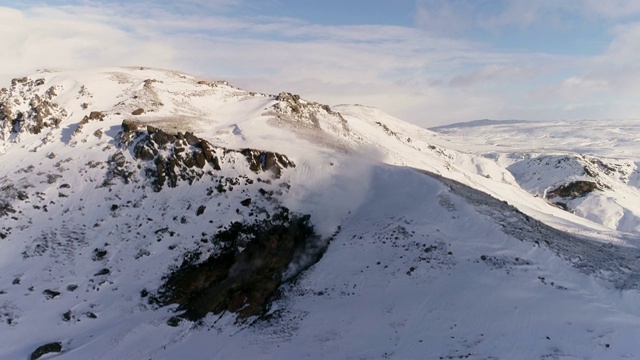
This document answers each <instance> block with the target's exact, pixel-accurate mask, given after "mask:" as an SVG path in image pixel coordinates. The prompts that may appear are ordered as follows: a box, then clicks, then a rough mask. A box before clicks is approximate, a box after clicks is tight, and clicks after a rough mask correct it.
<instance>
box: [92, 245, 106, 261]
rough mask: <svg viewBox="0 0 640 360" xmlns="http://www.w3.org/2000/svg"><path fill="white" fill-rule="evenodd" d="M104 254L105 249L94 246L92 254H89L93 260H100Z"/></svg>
mask: <svg viewBox="0 0 640 360" xmlns="http://www.w3.org/2000/svg"><path fill="white" fill-rule="evenodd" d="M105 256H107V250H105V249H98V248H95V249H93V256H91V259H92V260H93V261H100V260H103V259H104V258H105Z"/></svg>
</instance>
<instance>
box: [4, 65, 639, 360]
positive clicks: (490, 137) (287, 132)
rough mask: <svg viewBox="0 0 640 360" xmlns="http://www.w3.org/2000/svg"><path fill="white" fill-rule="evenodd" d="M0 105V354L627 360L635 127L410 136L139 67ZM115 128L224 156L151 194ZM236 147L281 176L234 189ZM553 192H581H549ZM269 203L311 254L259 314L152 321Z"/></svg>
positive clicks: (246, 177) (632, 329)
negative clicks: (167, 287)
mask: <svg viewBox="0 0 640 360" xmlns="http://www.w3.org/2000/svg"><path fill="white" fill-rule="evenodd" d="M40 79H42V81H37V80H40ZM51 89H53V91H52V90H51ZM45 100H46V101H48V103H45V105H46V106H45V105H41V104H42V103H43V102H45ZM0 102H1V103H2V104H4V105H3V108H2V109H0V110H2V113H3V114H4V122H2V121H0V125H2V127H1V128H0V130H1V132H0V135H2V137H0V139H2V140H0V152H1V154H0V187H1V188H2V194H0V216H1V217H0V235H2V236H1V239H0V358H2V359H27V358H29V356H30V354H31V353H32V351H34V350H35V349H36V348H37V347H38V346H40V345H43V344H47V343H52V342H59V343H60V344H61V345H62V349H63V351H62V352H61V353H59V354H58V353H55V354H48V355H45V357H48V358H60V359H459V358H463V359H464V358H466V359H620V358H628V359H634V358H639V357H640V347H639V346H638V345H637V339H638V337H639V336H640V296H639V292H638V289H639V288H640V263H639V262H638V261H637V260H638V259H639V258H640V250H639V249H638V240H639V237H640V227H639V226H640V221H639V219H640V196H639V195H640V194H639V193H638V191H639V190H638V187H639V186H640V175H639V174H638V163H639V162H640V154H639V153H638V152H639V151H640V150H638V148H637V146H634V145H636V144H637V139H636V138H633V135H629V134H634V133H635V134H637V133H638V131H637V130H638V129H640V126H639V125H640V123H636V122H633V121H626V122H624V123H617V124H616V125H615V126H611V124H610V123H605V122H595V121H594V122H583V123H566V122H557V123H527V122H499V123H492V122H490V121H483V122H481V123H474V124H473V126H469V124H466V125H460V126H456V125H453V126H449V127H441V128H438V129H432V130H427V129H422V128H419V127H416V126H413V125H411V124H407V123H405V122H402V121H400V120H398V119H395V118H393V117H391V116H389V115H387V114H384V113H383V112H381V111H379V110H377V109H374V108H370V107H365V106H358V105H340V106H334V107H332V108H329V107H327V106H324V105H322V104H317V103H314V102H311V101H306V100H304V99H300V98H298V97H296V96H294V95H292V94H287V93H282V94H280V95H278V96H273V95H265V94H256V93H251V92H248V91H244V90H241V89H237V88H235V87H233V86H231V85H229V84H227V83H226V82H223V81H216V82H211V81H206V80H203V79H198V78H195V77H192V76H190V75H187V74H182V73H179V72H175V71H167V70H157V69H146V68H110V69H98V70H91V71H82V72H51V71H45V72H41V73H38V74H35V75H33V76H30V77H29V78H28V79H26V80H22V79H17V81H15V84H13V85H12V86H10V87H9V88H7V89H3V90H2V91H0ZM52 104H55V105H52ZM38 106H40V107H39V108H38ZM44 107H46V108H47V109H49V110H48V112H47V111H44V110H43V108H44ZM38 109H39V110H38ZM139 109H143V111H142V112H140V111H139ZM92 112H94V113H93V115H91V113H92ZM97 112H99V113H100V114H98V113H97ZM134 113H136V114H137V115H133V114H134ZM19 114H21V115H19ZM38 114H39V115H38ZM85 117H86V120H84V119H85ZM39 119H40V120H42V121H44V124H45V126H42V127H41V129H39V130H40V131H37V132H36V131H32V130H33V129H35V128H32V127H30V126H36V127H37V125H38V124H39V123H38V121H39ZM123 121H127V122H129V124H132V123H135V124H137V126H139V127H141V128H143V127H145V126H146V125H150V126H153V127H157V128H160V129H162V130H164V131H166V132H168V133H177V132H181V133H182V134H184V133H185V132H192V133H193V134H195V135H196V136H198V137H200V138H202V139H205V140H207V141H209V142H210V143H211V144H213V145H214V146H218V147H220V148H224V149H227V150H225V151H222V150H218V152H217V156H219V160H220V165H221V169H219V170H218V169H214V167H213V166H210V165H209V164H206V165H205V166H204V167H203V168H202V173H200V172H196V173H197V174H199V175H198V176H196V177H193V178H190V179H191V180H190V181H186V180H185V181H178V183H177V185H176V186H175V187H168V186H165V187H163V188H162V189H160V191H154V188H153V186H152V185H153V184H152V183H151V180H150V179H149V177H148V175H149V169H153V167H154V166H155V165H154V163H153V161H146V162H145V161H144V160H142V159H139V158H136V157H135V156H134V155H135V154H134V152H133V151H130V150H129V148H126V147H123V145H122V139H123V137H124V128H123V126H122V123H123ZM41 123H42V122H41ZM46 124H48V125H46ZM30 129H31V130H30ZM589 136H591V139H590V138H589ZM246 148H251V149H258V150H259V151H273V152H278V153H281V154H284V155H286V156H287V157H288V158H289V159H291V160H292V161H293V163H295V167H290V168H286V169H283V170H282V174H281V176H280V177H276V176H274V175H273V174H270V173H267V172H259V171H258V172H252V171H250V170H249V164H248V163H247V160H246V159H245V158H244V157H242V156H241V155H239V153H237V152H234V151H232V150H240V149H246ZM163 151H164V152H163ZM160 153H161V155H162V156H170V155H171V154H170V153H169V150H167V149H164V150H163V149H161V150H160ZM117 154H119V155H117ZM116 159H119V160H116ZM119 163H121V164H124V165H122V166H120V165H118V164H119ZM125 170H126V171H125ZM123 171H124V174H123ZM114 174H115V175H117V176H116V177H114V176H115V175H114ZM118 176H119V177H118ZM576 181H584V182H589V183H593V184H595V185H593V186H594V187H593V189H592V191H590V192H584V193H580V194H577V195H576V194H573V193H567V194H569V195H567V194H565V193H563V192H562V191H559V190H558V189H563V188H562V187H563V186H565V185H571V184H572V183H575V182H576ZM189 182H192V183H191V184H189ZM218 185H220V186H221V187H222V188H223V190H224V191H221V190H218V191H216V190H215V189H216V188H220V187H218ZM556 190H558V191H556ZM554 191H556V192H554ZM265 193H270V194H274V195H273V196H262V195H257V194H263V195H264V194H265ZM549 194H561V195H562V196H561V195H558V196H556V197H550V196H548V195H549ZM574 195H576V196H574ZM247 198H251V205H250V206H246V205H243V204H242V203H241V202H243V201H244V200H246V199H247ZM277 206H286V207H288V208H289V209H291V210H292V211H295V212H298V213H302V214H310V215H311V222H312V223H313V225H314V226H315V227H316V230H317V231H318V232H319V234H320V235H321V236H322V237H323V239H329V238H330V237H332V236H333V237H332V240H331V242H330V244H329V246H328V248H327V251H326V253H325V254H324V256H323V257H322V259H321V260H320V261H319V262H318V263H316V264H315V265H313V266H312V267H311V268H309V269H307V270H306V271H305V272H303V273H302V274H301V275H300V276H298V277H297V278H295V279H293V281H291V282H289V283H286V284H284V285H283V286H282V287H281V289H279V291H278V292H277V293H276V294H274V298H273V302H272V304H271V306H270V307H269V309H268V310H267V313H266V314H265V315H264V316H262V317H259V318H250V319H249V320H247V321H244V322H242V321H237V320H236V317H235V314H232V313H222V314H221V315H217V316H214V315H209V316H208V317H206V318H205V319H203V320H202V321H200V322H196V323H194V322H190V321H186V320H185V321H181V322H180V323H179V324H177V326H170V325H169V324H168V320H169V319H170V318H171V317H172V316H174V315H175V312H174V310H175V308H176V306H173V305H172V306H167V307H163V308H157V307H156V306H153V305H150V304H149V303H148V297H149V295H148V294H147V293H153V292H155V291H157V290H158V288H159V287H160V286H161V284H162V281H163V276H166V275H167V274H168V273H169V272H170V270H171V269H172V267H175V266H178V265H179V264H180V263H181V261H182V259H183V258H184V256H185V254H186V253H188V252H190V251H193V250H195V249H201V250H202V251H205V253H206V252H207V251H209V252H211V251H214V249H213V245H212V244H211V243H210V242H207V241H206V240H207V239H209V238H210V237H211V236H212V235H213V234H215V233H216V232H217V231H219V230H220V228H222V227H225V226H227V225H229V224H230V223H231V222H233V221H242V220H246V219H252V218H258V219H263V218H265V217H266V216H267V215H266V213H268V212H269V211H271V210H273V209H274V208H275V207H277ZM563 206H564V207H563ZM200 210H202V211H200ZM259 210H261V211H259ZM3 212H4V213H3ZM174 325H175V324H174Z"/></svg>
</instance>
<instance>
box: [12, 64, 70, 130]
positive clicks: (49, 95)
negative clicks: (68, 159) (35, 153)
mask: <svg viewBox="0 0 640 360" xmlns="http://www.w3.org/2000/svg"><path fill="white" fill-rule="evenodd" d="M43 84H44V80H43V79H37V80H33V79H29V78H26V77H23V78H19V79H13V80H11V87H10V88H9V89H3V90H5V91H0V139H2V140H8V139H9V138H10V137H11V134H14V135H18V134H21V133H24V132H27V133H31V134H39V133H40V132H41V131H42V130H43V129H45V128H49V127H57V126H59V125H60V123H61V122H62V119H64V118H66V117H67V112H66V110H65V109H63V108H61V107H60V106H59V105H58V104H57V103H55V102H54V101H53V97H55V96H56V94H55V89H54V88H53V87H52V88H50V89H49V90H48V91H47V92H46V93H45V94H44V96H40V95H38V94H36V90H37V89H36V88H37V87H39V86H41V85H43Z"/></svg>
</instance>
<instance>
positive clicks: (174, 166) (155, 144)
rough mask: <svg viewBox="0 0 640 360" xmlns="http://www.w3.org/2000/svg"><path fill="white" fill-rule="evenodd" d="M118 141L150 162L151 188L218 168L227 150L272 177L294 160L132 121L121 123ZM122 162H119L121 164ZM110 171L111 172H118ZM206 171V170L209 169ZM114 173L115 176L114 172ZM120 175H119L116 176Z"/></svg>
mask: <svg viewBox="0 0 640 360" xmlns="http://www.w3.org/2000/svg"><path fill="white" fill-rule="evenodd" d="M122 130H123V132H122V136H121V145H122V146H124V147H128V148H129V149H130V151H131V155H132V156H133V158H135V159H137V160H141V161H146V162H152V164H147V167H146V170H145V173H146V175H147V176H148V177H150V178H151V180H152V181H153V186H154V190H155V191H160V190H161V189H162V188H163V187H164V186H168V187H176V186H178V183H179V182H181V181H186V182H188V183H189V184H192V183H193V182H194V181H197V180H199V179H201V178H202V177H203V176H204V175H205V174H206V173H207V166H209V167H210V168H212V169H213V170H216V171H219V170H221V158H224V157H225V156H227V155H230V154H238V153H239V154H241V155H242V156H243V157H244V158H245V159H246V160H247V163H248V166H249V169H250V170H251V171H253V172H255V173H259V172H263V171H270V172H271V173H273V175H274V176H275V177H276V178H279V177H281V176H282V170H283V169H285V168H288V167H294V166H295V164H294V163H293V162H292V161H291V160H289V159H288V158H287V157H286V156H285V155H282V154H278V153H274V152H267V151H260V150H254V149H243V150H230V149H225V148H222V147H216V146H214V145H212V144H211V143H209V142H208V141H206V140H204V139H201V138H198V137H197V136H195V135H194V134H192V133H190V132H186V133H185V134H182V133H180V132H178V133H177V134H175V135H174V134H170V133H168V132H166V131H164V130H162V129H159V128H156V127H153V126H150V125H147V126H146V131H144V130H141V128H140V126H139V124H137V123H135V122H132V121H124V122H123V123H122ZM114 156H117V157H114V158H112V163H114V164H115V166H113V168H114V170H116V171H117V172H122V171H121V170H120V169H121V168H122V167H123V166H124V163H123V162H122V161H121V160H124V159H121V156H120V155H114ZM121 165H122V166H121ZM117 172H116V173H114V175H118V174H117ZM209 172H210V171H209ZM114 177H118V176H114ZM119 177H121V176H119Z"/></svg>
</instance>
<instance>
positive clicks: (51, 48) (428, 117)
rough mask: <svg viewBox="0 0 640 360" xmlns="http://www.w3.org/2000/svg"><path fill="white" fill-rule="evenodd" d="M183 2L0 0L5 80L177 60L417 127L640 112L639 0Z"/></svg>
mask: <svg viewBox="0 0 640 360" xmlns="http://www.w3.org/2000/svg"><path fill="white" fill-rule="evenodd" d="M179 3H180V5H173V4H172V2H165V1H155V2H147V1H130V2H117V1H113V2H97V1H57V2H54V1H51V2H49V5H40V6H35V5H34V6H31V5H24V4H21V5H16V4H13V5H12V4H9V5H8V6H7V7H0V38H1V39H2V40H0V41H2V45H3V46H2V48H3V51H4V60H3V66H2V67H1V68H0V81H2V84H4V85H5V86H6V84H8V83H9V81H10V79H11V78H13V77H18V76H22V75H28V74H30V73H32V72H34V71H35V70H36V69H41V68H53V69H56V68H59V69H82V68H90V67H97V66H114V65H135V66H137V65H142V66H151V67H161V68H172V69H177V70H182V71H185V72H189V73H193V74H195V75H200V76H204V77H209V78H214V79H226V80H229V81H231V82H232V83H233V84H235V85H237V86H240V87H242V88H245V89H247V90H252V91H260V92H266V93H278V92H280V91H291V92H295V93H299V94H301V95H302V96H303V97H305V98H308V99H312V100H314V101H320V102H324V103H328V104H332V105H334V104H340V103H362V104H366V105H370V106H375V107H378V108H381V109H382V110H384V111H386V112H388V113H390V114H392V115H395V116H397V117H400V118H402V119H404V120H407V121H411V122H413V123H416V124H419V125H423V126H435V125H441V124H445V123H450V122H455V121H467V120H471V119H478V118H494V119H564V118H566V119H581V118H620V117H624V118H630V117H632V118H633V117H637V114H638V113H639V111H640V104H636V103H637V101H635V99H636V98H637V97H638V95H640V85H637V84H640V82H639V81H638V80H640V65H639V64H640V61H638V60H640V46H639V45H638V44H640V20H639V21H636V19H637V17H638V15H640V5H637V4H635V3H633V2H629V1H622V0H613V1H607V2H602V1H595V0H566V1H562V2H560V1H552V0H540V1H525V0H513V1H499V0H496V1H488V0H483V1H471V0H447V1H445V0H422V1H421V0H418V1H417V2H416V4H415V12H414V18H413V23H408V24H407V25H404V26H400V25H386V24H371V25H349V24H347V25H327V24H320V23H314V22H310V21H306V20H304V19H302V18H292V17H279V16H274V15H269V14H263V13H261V12H260V8H259V6H258V5H256V3H255V2H251V1H248V0H215V1H203V0H190V1H183V2H179ZM373 3H375V1H374V2H373ZM576 14H577V15H576ZM592 23H598V24H599V25H598V26H600V28H599V29H600V30H598V31H600V32H601V33H599V34H598V36H599V37H598V39H600V40H599V41H600V42H599V47H596V48H598V49H599V50H598V51H596V52H593V51H592V52H590V53H584V51H570V49H568V50H567V51H545V49H546V45H545V43H544V42H542V43H541V44H539V45H538V46H536V47H531V46H529V45H528V44H527V43H524V42H523V43H519V42H518V41H519V39H518V38H516V39H511V38H510V37H509V35H510V34H511V33H512V32H516V33H518V34H520V35H522V36H523V37H522V39H527V36H530V37H531V34H530V33H529V35H527V34H528V32H533V33H535V32H536V31H542V30H541V29H545V30H544V31H547V32H549V34H551V35H553V34H554V32H555V33H557V34H559V37H562V36H567V37H570V35H571V36H573V34H574V33H575V31H580V29H581V28H582V27H584V26H587V25H589V24H592ZM549 29H550V30H549ZM478 34H480V35H482V36H478ZM496 39H498V40H500V41H502V40H504V41H507V40H508V41H510V43H509V44H507V45H501V44H500V43H499V41H498V42H496V41H493V40H496ZM505 39H506V40H505ZM536 40H537V41H538V40H540V39H536ZM543 40H544V39H543ZM577 40H579V39H577ZM577 40H576V41H577ZM522 41H524V40H522ZM548 41H549V47H551V46H552V45H553V44H552V42H553V39H552V38H550V39H549V40H548Z"/></svg>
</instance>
